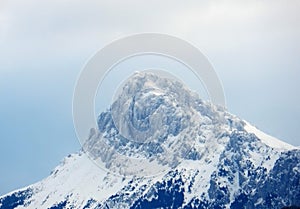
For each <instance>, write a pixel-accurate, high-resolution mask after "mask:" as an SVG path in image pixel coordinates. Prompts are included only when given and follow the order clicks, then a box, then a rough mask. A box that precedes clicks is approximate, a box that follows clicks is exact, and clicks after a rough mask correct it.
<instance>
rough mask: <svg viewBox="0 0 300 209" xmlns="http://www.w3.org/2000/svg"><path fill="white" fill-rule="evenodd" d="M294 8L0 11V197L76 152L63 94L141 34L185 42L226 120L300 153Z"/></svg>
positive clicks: (5, 6)
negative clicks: (109, 52) (206, 62)
mask: <svg viewBox="0 0 300 209" xmlns="http://www.w3.org/2000/svg"><path fill="white" fill-rule="evenodd" d="M299 4H300V3H299V1H296V0H295V1H293V0H291V1H288V2H287V1H283V0H282V1H278V0H275V1H243V2H240V1H238V0H236V1H226V3H225V1H197V2H196V1H195V2H190V3H187V2H182V1H164V2H162V1H156V0H154V1H151V2H149V1H139V0H129V1H116V0H113V1H109V2H108V1H102V0H100V1H99V0H87V1H79V0H75V1H74V0H72V1H71V0H52V1H50V0H49V1H48V0H47V1H38V0H22V1H21V0H19V1H17V0H4V1H1V2H0V98H1V99H0V133H1V135H0V139H1V146H0V168H1V170H0V171H1V172H0V175H1V176H0V194H4V193H6V192H9V191H11V190H13V189H16V188H19V187H22V186H26V185H28V184H31V183H34V182H36V181H38V180H40V179H42V178H44V177H46V176H47V175H48V174H49V173H50V171H51V170H52V169H53V168H54V167H55V166H56V165H57V164H58V163H59V161H60V160H61V159H62V158H63V157H64V156H66V155H67V154H69V153H72V152H75V151H77V150H79V148H80V145H79V142H78V140H77V139H76V136H75V132H74V129H73V123H72V94H73V87H74V85H75V82H76V79H77V76H78V74H79V72H80V70H81V69H82V67H83V66H84V64H85V63H86V61H87V60H88V59H89V58H90V57H91V56H92V55H93V54H94V53H95V52H96V51H97V50H98V49H100V48H101V47H103V46H104V45H106V44H109V43H110V42H111V41H113V40H115V39H118V38H121V37H124V36H126V35H130V34H133V33H141V32H159V33H166V34H170V35H174V36H177V37H179V38H181V39H185V40H187V41H189V42H191V43H192V44H194V45H195V46H196V47H198V48H199V49H200V50H201V51H202V52H204V53H205V54H206V55H207V57H208V58H209V59H210V61H211V62H212V63H213V65H214V67H215V70H216V72H217V73H218V75H219V77H220V79H221V81H222V83H223V87H224V90H225V93H226V100H227V107H228V110H229V111H230V112H232V113H234V114H236V115H238V116H240V117H242V118H244V119H246V120H248V121H249V122H251V123H253V124H254V125H256V126H257V127H258V128H260V129H262V130H263V131H265V132H266V133H269V134H271V135H273V136H275V137H278V138H280V139H282V140H284V141H286V142H289V143H291V144H293V145H297V146H299V145H300V142H299V139H300V132H299V131H298V129H299V120H300V108H299V101H300V98H299V89H300V61H299V54H300V38H299V37H300V21H299V19H300V14H299V12H298V11H299V9H300V5H299Z"/></svg>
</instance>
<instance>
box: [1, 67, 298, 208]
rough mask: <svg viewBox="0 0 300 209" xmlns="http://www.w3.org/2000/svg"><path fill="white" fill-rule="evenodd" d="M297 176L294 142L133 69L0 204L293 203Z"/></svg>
mask: <svg viewBox="0 0 300 209" xmlns="http://www.w3.org/2000/svg"><path fill="white" fill-rule="evenodd" d="M299 185H300V150H299V149H297V148H295V147H293V146H292V145H289V144H286V143H284V142H282V141H280V140H278V139H275V138H273V137H271V136H268V135H266V134H264V133H263V132H261V131H259V130H258V129H256V128H254V127H253V126H251V125H250V124H249V123H247V122H246V121H243V120H241V119H239V118H238V117H236V116H234V115H232V114H230V113H228V112H227V111H226V110H225V109H224V108H222V107H218V106H215V105H213V104H211V103H209V102H205V101H202V100H201V99H200V97H199V96H198V95H197V94H195V93H192V92H191V91H190V90H189V89H187V87H185V86H184V85H183V84H182V83H180V82H178V81H174V80H172V79H167V78H163V77H160V76H157V75H155V74H151V73H143V72H142V73H136V74H134V75H133V76H132V77H131V78H130V79H129V80H128V82H127V83H126V84H125V85H124V88H123V92H121V94H120V95H119V97H118V98H117V99H116V101H115V102H114V103H113V104H112V105H111V107H110V108H109V109H108V110H107V111H106V112H103V113H101V114H100V115H99V117H98V129H91V132H90V136H89V137H87V140H86V142H85V144H84V146H83V149H82V150H81V151H80V152H79V153H76V154H72V155H70V156H68V157H66V158H65V159H64V160H63V162H62V163H61V164H60V165H59V166H58V167H56V168H55V169H54V170H53V172H52V173H51V175H50V176H49V177H47V178H46V179H44V180H42V181H40V182H38V183H36V184H33V185H30V186H28V187H26V188H23V189H20V190H17V191H14V192H11V193H9V194H7V195H4V196H2V197H0V208H1V209H2V208H5V209H6V208H52V209H54V208H76V209H77V208H78V209H87V208H93V209H96V208H103V209H104V208H118V209H119V208H132V209H137V208H282V207H284V206H292V205H296V206H300V186H299Z"/></svg>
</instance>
